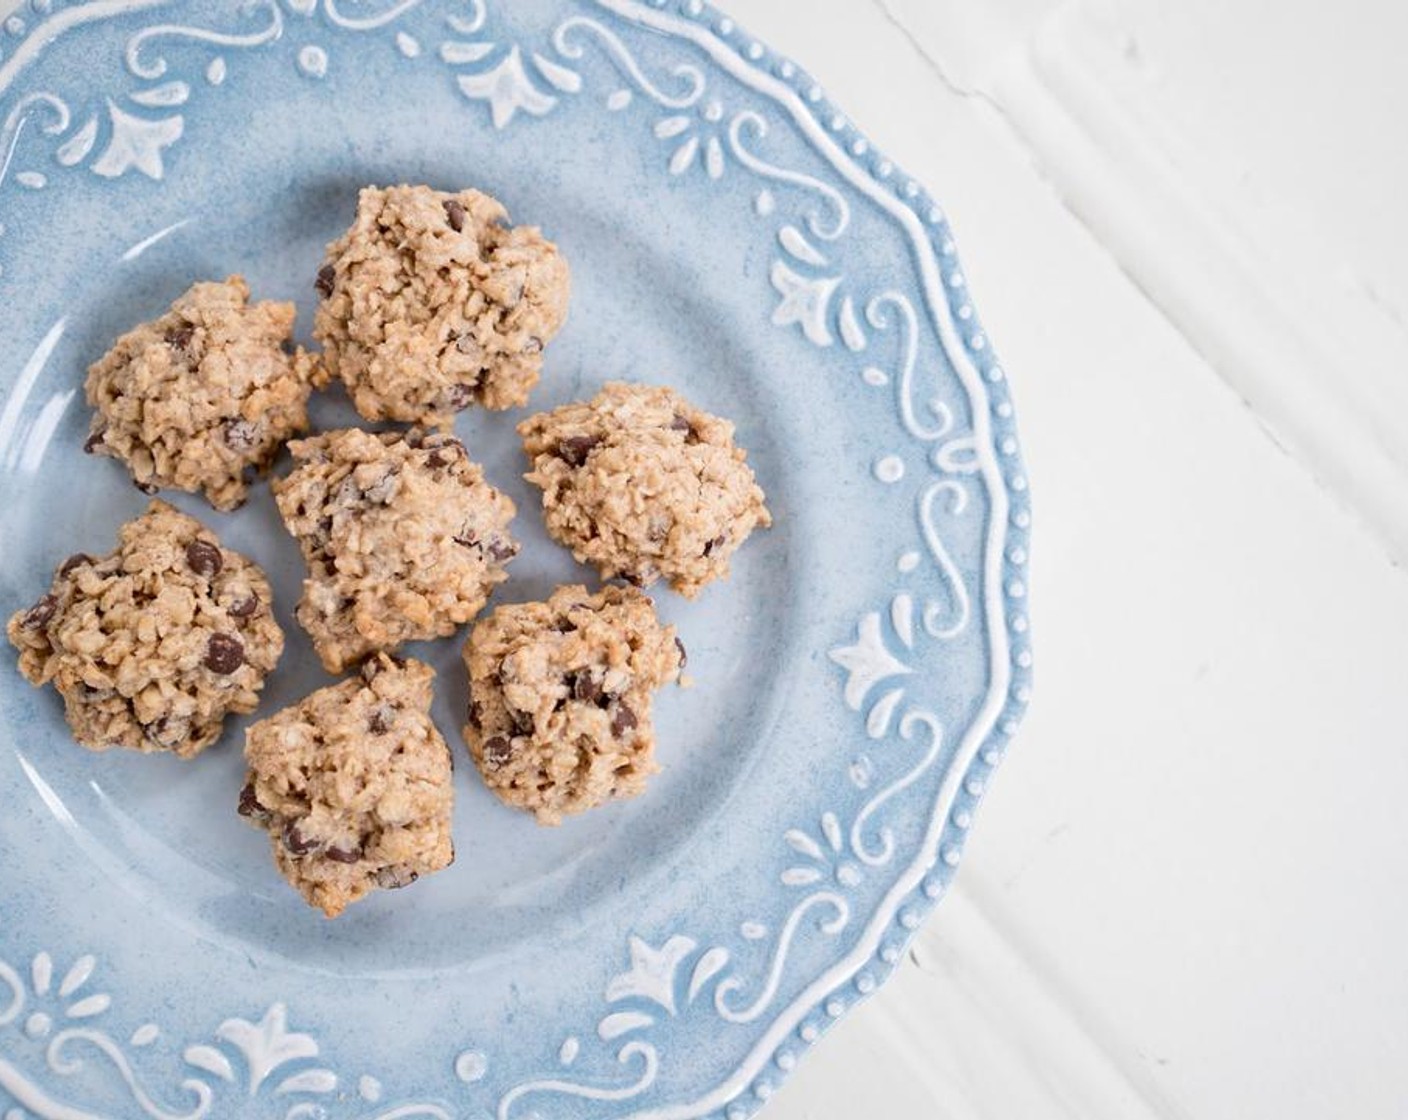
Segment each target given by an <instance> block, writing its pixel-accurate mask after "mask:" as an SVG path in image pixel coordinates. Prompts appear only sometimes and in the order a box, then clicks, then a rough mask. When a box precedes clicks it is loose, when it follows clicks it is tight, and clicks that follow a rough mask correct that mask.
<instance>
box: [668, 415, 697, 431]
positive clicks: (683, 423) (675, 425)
mask: <svg viewBox="0 0 1408 1120" xmlns="http://www.w3.org/2000/svg"><path fill="white" fill-rule="evenodd" d="M670 430H671V431H672V432H692V431H694V427H693V425H691V424H690V422H689V421H688V420H686V419H685V418H684V417H683V416H681V415H680V414H679V413H678V412H677V413H675V418H674V419H673V420H671V421H670Z"/></svg>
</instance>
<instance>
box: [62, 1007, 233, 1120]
mask: <svg viewBox="0 0 1408 1120" xmlns="http://www.w3.org/2000/svg"><path fill="white" fill-rule="evenodd" d="M76 1043H84V1044H86V1045H88V1046H91V1047H93V1049H95V1050H97V1051H98V1052H99V1053H100V1054H102V1055H103V1057H105V1058H107V1060H108V1061H109V1062H111V1063H112V1065H113V1068H114V1069H116V1070H117V1072H118V1075H119V1076H120V1077H121V1078H122V1082H123V1084H124V1085H126V1086H127V1089H128V1092H130V1093H131V1094H132V1099H133V1100H134V1101H136V1102H137V1105H138V1107H139V1108H141V1110H142V1111H143V1112H145V1113H146V1114H147V1115H148V1116H150V1117H151V1118H152V1120H200V1118H201V1117H203V1116H204V1115H205V1114H206V1113H207V1112H209V1111H210V1102H211V1099H212V1097H213V1094H212V1093H211V1090H210V1086H209V1085H207V1084H206V1083H205V1082H204V1081H197V1080H195V1079H188V1080H186V1081H183V1082H181V1088H182V1089H184V1090H186V1091H187V1092H189V1093H192V1094H193V1095H194V1096H195V1099H196V1103H195V1105H194V1106H193V1107H192V1108H191V1110H190V1111H189V1112H176V1111H173V1110H170V1109H166V1108H163V1107H162V1106H161V1105H159V1104H157V1103H156V1101H154V1100H153V1099H152V1098H151V1096H150V1094H148V1093H147V1091H146V1090H145V1089H144V1088H143V1087H142V1085H141V1083H140V1082H139V1081H138V1080H137V1076H136V1074H135V1073H133V1072H132V1066H131V1063H129V1062H128V1060H127V1056H126V1055H125V1054H124V1053H123V1052H122V1050H121V1049H120V1048H119V1047H118V1045H117V1043H115V1042H114V1041H113V1040H112V1039H111V1038H109V1037H108V1036H107V1035H106V1034H104V1033H103V1032H102V1031H97V1030H92V1029H89V1028H87V1027H71V1028H69V1029H68V1030H65V1031H60V1032H59V1033H58V1034H56V1035H55V1036H54V1038H53V1040H52V1041H51V1042H50V1043H49V1049H48V1053H47V1055H46V1057H47V1058H48V1062H49V1068H50V1069H52V1070H53V1071H54V1072H55V1073H57V1074H60V1075H62V1076H71V1075H73V1074H75V1073H77V1072H79V1070H81V1069H82V1068H83V1059H82V1058H80V1057H78V1056H77V1055H73V1054H67V1053H65V1051H66V1050H68V1051H72V1049H73V1045H72V1044H76Z"/></svg>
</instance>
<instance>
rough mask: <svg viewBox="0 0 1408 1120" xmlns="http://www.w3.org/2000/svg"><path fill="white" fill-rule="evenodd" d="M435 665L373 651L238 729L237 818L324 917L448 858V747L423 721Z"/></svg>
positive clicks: (451, 850) (400, 884)
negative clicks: (349, 673)
mask: <svg viewBox="0 0 1408 1120" xmlns="http://www.w3.org/2000/svg"><path fill="white" fill-rule="evenodd" d="M434 679H435V670H433V669H431V668H430V667H429V666H428V665H423V664H421V663H420V662H418V661H406V662H402V661H400V660H399V659H397V658H393V657H390V656H388V655H386V654H377V655H376V656H374V657H372V658H371V659H370V660H368V661H367V662H366V663H365V664H364V665H363V666H362V671H361V674H360V676H357V677H354V678H352V679H351V680H345V681H343V682H342V683H341V684H335V685H332V686H331V687H329V688H324V689H319V690H318V691H317V692H315V693H313V694H312V695H311V696H308V697H307V698H305V699H304V700H303V701H302V702H301V703H298V704H295V705H293V706H292V707H289V708H285V709H284V710H283V711H281V712H278V713H277V714H275V715H272V716H270V717H269V718H268V719H265V720H261V721H260V722H258V723H256V724H255V725H254V726H253V727H251V728H250V729H249V731H248V732H247V734H246V739H245V748H244V756H245V761H246V762H247V763H249V773H248V775H247V776H246V779H245V785H244V789H243V790H241V792H240V800H239V814H240V816H242V817H244V818H245V819H247V820H248V821H249V822H250V823H251V824H253V825H255V826H256V827H258V828H263V829H265V830H267V831H268V833H269V836H270V838H271V839H272V841H273V848H274V862H275V863H276V864H277V865H278V868H279V871H280V872H281V873H282V874H283V876H284V878H285V879H287V880H288V881H289V883H291V884H292V885H293V887H294V888H295V889H296V890H297V891H298V892H299V893H300V894H301V895H303V897H304V898H305V899H307V901H308V903H309V905H311V906H316V907H318V908H319V909H321V910H322V911H323V913H324V914H326V915H327V916H328V917H329V918H335V917H337V916H338V915H339V914H341V913H342V911H343V910H345V909H346V908H347V906H348V904H349V903H353V902H356V901H357V900H358V899H359V898H362V897H363V896H364V895H367V894H369V893H370V892H371V891H373V890H375V889H376V888H378V887H381V888H384V889H395V888H398V887H406V886H409V885H410V884H411V883H414V882H415V881H416V880H417V879H418V878H420V876H422V875H428V874H430V873H431V872H434V871H439V870H441V869H442V868H445V867H448V866H449V865H450V864H451V863H453V862H454V858H455V849H454V842H453V840H452V839H451V835H450V813H451V809H452V808H453V805H454V787H453V785H452V784H451V773H452V769H453V767H452V765H451V758H450V748H449V747H448V746H447V745H446V743H445V740H444V738H443V737H442V736H441V734H440V732H439V731H438V730H436V728H435V724H434V723H432V722H431V720H430V701H431V682H432V681H433V680H434Z"/></svg>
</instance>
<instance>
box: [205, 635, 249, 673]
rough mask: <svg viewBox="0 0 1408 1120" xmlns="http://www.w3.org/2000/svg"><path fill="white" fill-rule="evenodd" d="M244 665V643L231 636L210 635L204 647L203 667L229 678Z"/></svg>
mask: <svg viewBox="0 0 1408 1120" xmlns="http://www.w3.org/2000/svg"><path fill="white" fill-rule="evenodd" d="M243 664H244V643H243V642H241V641H240V640H239V639H238V638H236V637H235V636H234V635H233V634H212V635H210V640H209V641H208V642H207V643H206V645H205V667H206V668H207V669H209V670H210V671H211V672H212V673H219V674H220V675H221V676H229V675H230V674H231V673H233V672H235V671H236V670H237V669H238V668H239V667H240V666H241V665H243Z"/></svg>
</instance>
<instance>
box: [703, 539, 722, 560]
mask: <svg viewBox="0 0 1408 1120" xmlns="http://www.w3.org/2000/svg"><path fill="white" fill-rule="evenodd" d="M727 543H728V537H715V538H714V539H713V540H711V541H710V542H709V543H708V544H706V545H705V546H704V555H705V556H712V555H713V554H714V553H715V551H717V550H718V549H720V548H723V546H724V545H726V544H727Z"/></svg>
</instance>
